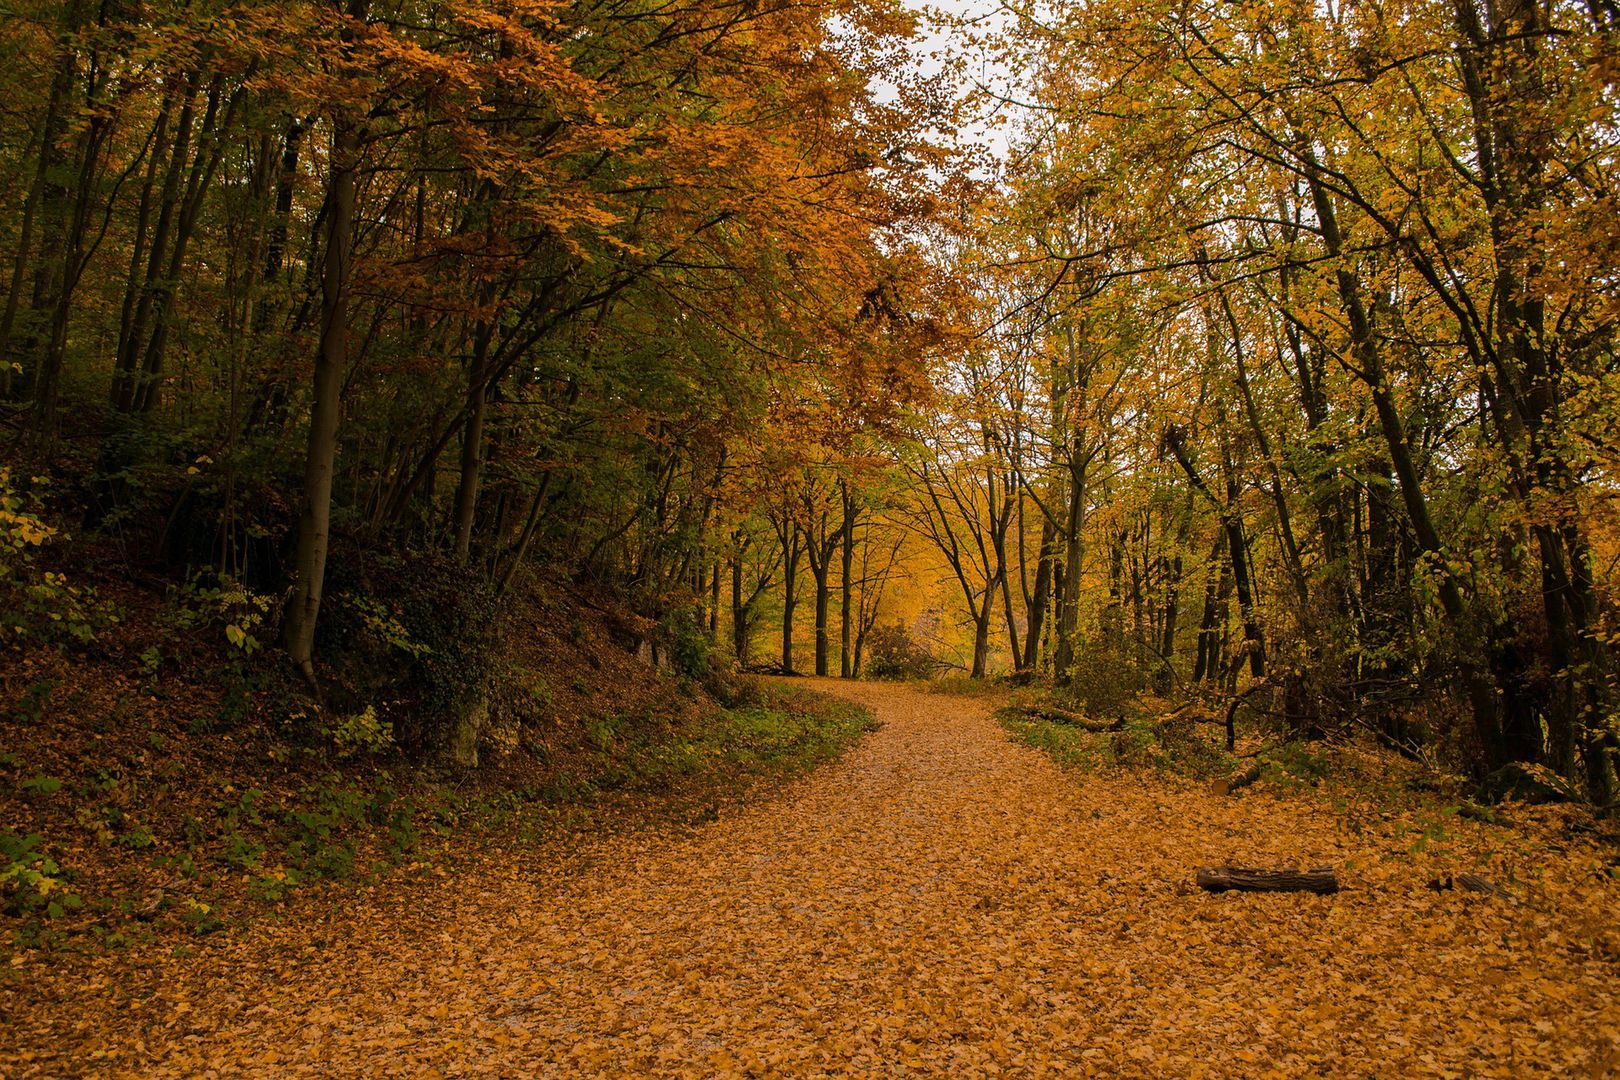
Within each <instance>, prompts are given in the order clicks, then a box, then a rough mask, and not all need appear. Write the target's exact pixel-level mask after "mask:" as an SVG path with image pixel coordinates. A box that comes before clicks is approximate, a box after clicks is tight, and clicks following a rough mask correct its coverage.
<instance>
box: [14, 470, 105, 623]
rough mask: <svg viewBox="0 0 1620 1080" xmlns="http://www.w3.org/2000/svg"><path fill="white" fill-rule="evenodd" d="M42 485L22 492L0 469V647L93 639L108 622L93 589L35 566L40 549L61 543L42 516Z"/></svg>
mask: <svg viewBox="0 0 1620 1080" xmlns="http://www.w3.org/2000/svg"><path fill="white" fill-rule="evenodd" d="M44 484H45V481H44V479H43V478H41V477H35V478H34V482H33V484H32V485H31V486H30V488H29V490H28V492H27V493H26V494H24V493H23V492H21V491H19V490H18V489H17V487H16V485H15V484H14V483H13V482H12V479H11V470H10V469H8V468H0V645H5V644H8V643H11V642H15V641H17V640H19V639H22V638H29V637H34V638H44V639H46V640H61V639H68V640H74V641H80V642H88V641H93V640H95V636H96V628H97V626H98V625H99V624H102V623H106V622H111V621H112V616H111V613H110V612H108V611H106V610H105V609H103V608H102V607H100V606H99V605H98V604H97V602H96V599H95V590H93V589H89V588H84V587H81V586H78V585H74V584H71V583H70V582H69V581H68V579H67V576H66V575H65V574H59V573H56V572H54V571H51V570H42V569H40V567H39V566H38V555H39V551H40V549H41V548H43V547H44V546H45V545H46V544H47V543H49V542H51V541H53V540H65V539H67V537H66V536H65V535H64V534H63V533H62V532H60V531H59V530H58V529H56V528H55V527H54V526H52V525H50V524H47V523H46V521H45V519H44V517H43V516H42V514H43V513H44V505H43V499H42V498H41V495H40V493H41V491H42V490H43V488H44Z"/></svg>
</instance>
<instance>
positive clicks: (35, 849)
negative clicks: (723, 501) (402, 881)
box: [0, 684, 874, 950]
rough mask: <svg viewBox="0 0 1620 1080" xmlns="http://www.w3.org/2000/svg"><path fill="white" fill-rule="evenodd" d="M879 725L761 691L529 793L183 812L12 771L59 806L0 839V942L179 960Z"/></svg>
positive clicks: (470, 783) (422, 789)
mask: <svg viewBox="0 0 1620 1080" xmlns="http://www.w3.org/2000/svg"><path fill="white" fill-rule="evenodd" d="M873 726H874V721H873V720H872V717H871V715H870V714H869V713H867V712H866V711H865V710H863V709H860V708H859V707H857V706H854V705H852V704H849V703H847V702H843V701H839V700H837V699H834V698H830V697H827V696H825V695H821V694H816V693H814V692H810V691H804V690H799V689H796V688H777V687H774V686H767V685H757V684H756V685H751V686H748V687H746V688H745V692H743V693H742V694H740V695H739V698H738V700H735V701H733V703H732V706H731V707H730V708H719V709H711V710H708V711H706V712H704V713H703V714H701V715H697V716H694V717H691V718H688V719H686V720H683V721H681V722H679V723H670V722H667V721H661V720H659V719H658V718H655V717H651V716H629V715H623V714H620V715H614V716H608V717H602V718H598V719H596V720H593V721H592V722H591V723H590V724H589V725H587V728H586V730H585V732H584V733H583V740H582V741H583V744H584V748H583V749H582V750H581V749H579V748H575V752H572V753H569V754H567V755H566V757H565V758H564V756H563V755H561V754H559V760H558V761H556V762H555V763H554V764H553V766H552V767H550V768H542V769H540V770H538V771H535V772H533V773H531V780H532V782H527V783H523V784H514V783H511V782H508V781H506V780H496V781H486V782H477V781H476V780H470V779H469V777H468V776H467V775H466V774H456V773H448V772H436V771H434V770H431V769H425V768H423V769H416V768H409V767H404V766H401V767H400V768H399V769H397V770H387V769H380V768H379V769H374V770H369V771H368V770H364V769H359V768H349V769H347V770H338V769H333V770H332V771H330V772H329V773H328V774H326V775H324V776H321V777H319V778H316V779H313V780H306V781H304V782H302V783H300V784H299V785H297V786H286V785H282V786H278V785H276V784H275V783H273V782H266V783H265V786H264V787H256V786H250V785H246V784H243V783H242V782H241V781H240V779H238V780H237V781H236V782H235V783H233V782H230V781H229V780H227V779H226V778H224V777H222V776H190V777H184V778H181V777H175V778H173V782H175V783H182V782H183V783H185V784H187V785H190V786H191V787H192V789H193V790H197V789H198V788H202V789H206V790H207V791H208V797H207V798H206V799H205V800H200V801H199V800H197V799H192V800H190V801H189V803H188V809H185V810H183V811H182V810H176V809H174V808H173V807H172V806H170V805H168V800H166V799H165V798H164V797H163V793H162V791H160V790H158V789H157V788H156V787H154V785H153V783H152V781H150V780H148V781H146V783H145V784H144V787H143V786H137V785H135V784H132V783H131V782H130V781H128V780H125V779H121V778H119V777H115V776H113V775H110V774H107V773H102V774H99V775H96V776H83V777H73V776H62V777H56V776H35V775H31V774H30V773H29V772H28V770H27V769H26V768H22V767H21V763H20V762H18V761H17V760H16V759H15V758H14V757H8V758H6V759H5V760H3V761H0V783H3V784H6V785H8V786H9V787H11V788H12V789H14V790H15V791H16V792H17V793H18V794H19V797H21V798H26V799H31V800H36V801H39V800H49V801H51V802H52V803H53V804H54V805H53V810H55V811H57V812H56V813H53V814H52V815H50V817H51V820H53V821H55V822H59V823H60V825H59V826H58V827H56V828H54V829H47V830H44V831H16V830H13V829H10V828H6V827H0V916H3V917H0V933H6V935H7V936H8V937H9V938H10V939H11V942H12V944H14V945H15V946H17V947H21V948H44V949H64V948H65V949H75V950H77V949H98V948H110V949H119V948H125V947H128V946H130V945H132V944H143V943H144V944H150V943H152V942H154V941H157V940H160V939H164V937H165V935H167V936H168V937H170V938H177V939H178V940H177V943H176V945H175V947H176V948H182V949H183V948H185V947H186V946H185V945H184V944H183V943H184V942H185V941H187V940H192V939H195V938H200V937H207V936H209V935H212V934H214V933H216V932H219V931H224V930H230V929H233V928H236V927H240V926H242V925H246V924H247V923H249V922H251V921H253V920H254V919H257V918H260V917H263V916H266V915H271V914H274V913H276V912H278V911H280V910H281V909H282V908H284V907H285V905H286V904H288V903H290V902H293V901H295V900H297V899H298V898H299V897H301V896H304V895H306V894H310V893H311V891H312V890H316V891H318V890H321V889H325V890H339V889H342V888H344V887H345V886H352V885H356V884H368V883H372V882H375V881H377V880H378V879H379V878H381V877H382V876H384V875H387V874H390V873H394V872H407V873H423V872H426V873H429V874H432V875H435V876H439V875H448V876H449V877H451V878H452V879H453V878H454V877H455V876H457V875H458V874H460V873H462V872H463V871H464V869H465V867H466V866H470V865H472V864H473V862H475V861H476V858H477V857H480V856H481V855H482V853H484V852H487V851H489V850H493V849H499V850H502V851H505V850H509V849H511V848H512V846H513V845H516V846H517V848H518V849H519V850H522V849H523V848H525V847H528V848H529V849H530V850H535V851H538V848H539V846H540V845H545V844H553V843H566V842H567V841H568V840H569V838H570V837H577V836H582V835H584V834H586V833H588V832H591V831H599V830H601V829H606V828H623V827H631V826H634V825H637V824H646V823H656V822H660V821H664V822H671V823H677V824H700V823H702V822H704V821H707V820H711V819H713V818H714V817H715V816H716V815H717V814H718V813H719V812H720V809H721V808H722V807H723V806H725V805H728V804H731V803H735V802H737V801H738V800H741V799H744V798H746V797H747V796H748V795H749V794H750V793H755V792H758V791H759V790H760V789H761V788H763V787H767V786H769V785H771V784H774V783H780V782H783V781H785V780H788V779H791V778H793V777H795V776H798V775H801V774H803V773H805V772H808V771H809V770H811V769H813V768H815V767H816V766H817V765H820V764H823V763H825V762H827V761H829V760H830V759H832V758H834V757H836V756H837V755H838V754H839V753H840V752H841V751H842V750H843V749H844V748H845V747H847V746H848V745H849V744H850V743H851V742H852V741H853V740H855V739H857V738H859V737H860V736H861V735H862V734H863V733H865V732H866V731H868V730H871V729H872V728H873ZM540 756H544V751H543V750H542V751H540ZM51 832H55V833H56V834H57V835H49V833H51ZM87 842H88V845H89V847H88V848H86V846H85V845H86V843H87ZM75 852H77V854H75ZM76 860H82V862H81V863H80V865H75V864H76ZM90 863H94V866H93V867H90V866H88V865H87V864H90ZM118 867H122V870H121V871H118V870H117V868H118ZM467 872H471V871H467Z"/></svg>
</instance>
